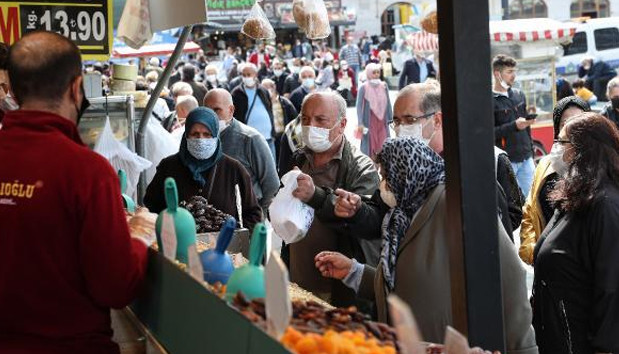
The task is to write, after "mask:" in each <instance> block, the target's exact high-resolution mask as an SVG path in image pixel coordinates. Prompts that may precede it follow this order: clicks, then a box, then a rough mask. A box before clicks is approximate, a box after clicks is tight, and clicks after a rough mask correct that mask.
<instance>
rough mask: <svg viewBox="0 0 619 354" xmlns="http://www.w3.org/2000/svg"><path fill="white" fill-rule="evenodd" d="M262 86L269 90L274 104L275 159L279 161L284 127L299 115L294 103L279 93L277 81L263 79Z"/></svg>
mask: <svg viewBox="0 0 619 354" xmlns="http://www.w3.org/2000/svg"><path fill="white" fill-rule="evenodd" d="M262 86H263V87H264V88H265V89H267V90H268V91H269V95H270V96H271V103H272V105H273V127H274V128H273V129H274V130H275V136H274V139H273V141H274V143H275V153H276V154H275V156H276V159H275V161H279V150H280V147H279V144H280V140H281V138H282V135H283V134H284V128H285V127H286V125H287V124H288V123H290V122H291V121H292V120H293V119H295V118H296V117H297V115H298V113H297V110H296V109H295V108H294V105H293V104H292V102H290V100H288V99H287V98H286V97H282V96H280V95H279V94H278V93H277V88H276V86H275V82H273V80H270V79H264V80H262Z"/></svg>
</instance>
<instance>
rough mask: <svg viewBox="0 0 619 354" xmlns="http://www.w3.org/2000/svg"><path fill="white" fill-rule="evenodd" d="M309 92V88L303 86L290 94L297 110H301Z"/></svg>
mask: <svg viewBox="0 0 619 354" xmlns="http://www.w3.org/2000/svg"><path fill="white" fill-rule="evenodd" d="M308 94H309V90H308V89H306V88H305V87H303V86H299V87H297V89H296V90H294V91H292V93H291V94H290V102H292V104H293V105H294V108H296V109H297V112H301V104H303V99H304V98H305V96H307V95H308Z"/></svg>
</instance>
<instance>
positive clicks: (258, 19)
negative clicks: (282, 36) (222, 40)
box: [241, 1, 275, 39]
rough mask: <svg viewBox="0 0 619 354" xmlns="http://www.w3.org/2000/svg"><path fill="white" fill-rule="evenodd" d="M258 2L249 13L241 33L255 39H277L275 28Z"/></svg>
mask: <svg viewBox="0 0 619 354" xmlns="http://www.w3.org/2000/svg"><path fill="white" fill-rule="evenodd" d="M258 2H259V1H256V3H255V4H254V6H252V8H251V11H249V15H247V18H246V19H245V23H243V28H241V32H242V33H244V34H245V35H247V36H249V37H251V38H253V39H275V31H274V30H273V26H271V23H270V22H269V19H268V18H267V15H266V14H265V13H264V11H263V10H262V8H261V7H260V5H259V4H258Z"/></svg>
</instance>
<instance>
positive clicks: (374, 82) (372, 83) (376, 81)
mask: <svg viewBox="0 0 619 354" xmlns="http://www.w3.org/2000/svg"><path fill="white" fill-rule="evenodd" d="M369 82H370V84H371V85H379V84H380V79H370V80H369Z"/></svg>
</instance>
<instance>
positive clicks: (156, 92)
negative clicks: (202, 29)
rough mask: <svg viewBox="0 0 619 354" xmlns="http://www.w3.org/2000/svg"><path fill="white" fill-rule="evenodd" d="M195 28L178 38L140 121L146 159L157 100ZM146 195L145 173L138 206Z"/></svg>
mask: <svg viewBox="0 0 619 354" xmlns="http://www.w3.org/2000/svg"><path fill="white" fill-rule="evenodd" d="M192 27H193V26H185V27H183V32H182V33H181V36H180V37H179V38H178V42H177V43H176V47H175V48H174V52H173V53H172V56H171V57H170V60H168V64H167V65H166V67H165V69H164V70H163V74H162V75H161V76H160V77H159V81H158V82H157V86H156V87H155V89H154V90H153V93H152V94H151V95H150V99H149V100H148V104H147V105H146V108H145V109H144V113H143V114H142V119H141V120H140V126H139V128H138V131H137V133H136V139H135V140H136V152H137V153H138V155H140V156H142V157H146V156H145V155H146V148H145V146H144V141H145V138H146V126H147V125H148V120H149V119H150V116H151V114H152V113H153V108H154V107H155V103H156V102H157V98H159V95H160V94H161V91H163V87H164V86H165V85H166V83H167V82H168V79H169V78H170V76H171V75H172V70H174V65H176V62H177V61H178V58H179V57H180V56H181V54H182V53H183V48H184V47H185V43H187V38H189V34H190V33H191V28H192ZM144 194H146V175H145V173H144V172H142V173H141V174H140V183H138V204H142V203H143V198H144Z"/></svg>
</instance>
